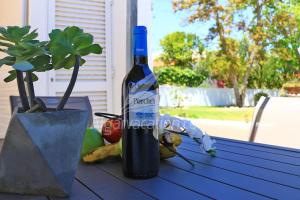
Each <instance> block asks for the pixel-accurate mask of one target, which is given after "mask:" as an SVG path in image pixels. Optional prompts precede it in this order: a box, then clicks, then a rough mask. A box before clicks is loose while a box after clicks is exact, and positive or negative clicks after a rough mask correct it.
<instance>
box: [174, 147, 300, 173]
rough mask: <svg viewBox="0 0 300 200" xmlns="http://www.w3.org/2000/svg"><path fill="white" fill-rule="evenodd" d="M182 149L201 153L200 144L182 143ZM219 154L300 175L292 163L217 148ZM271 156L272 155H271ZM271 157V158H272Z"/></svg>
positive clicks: (242, 161) (254, 164)
mask: <svg viewBox="0 0 300 200" xmlns="http://www.w3.org/2000/svg"><path fill="white" fill-rule="evenodd" d="M180 149H185V150H189V151H193V152H196V153H201V150H200V148H199V147H198V146H194V145H187V144H182V145H181V146H180ZM217 156H218V157H219V158H223V159H226V160H231V161H235V162H240V163H244V164H249V165H253V166H257V167H262V168H266V169H270V170H274V171H280V172H284V173H288V174H292V175H297V176H300V167H299V166H296V165H290V164H286V163H281V162H277V161H272V160H270V159H268V160H267V159H264V158H256V157H251V156H246V155H241V154H238V153H231V152H225V151H221V150H217ZM270 157H271V155H270ZM270 157H269V158H270Z"/></svg>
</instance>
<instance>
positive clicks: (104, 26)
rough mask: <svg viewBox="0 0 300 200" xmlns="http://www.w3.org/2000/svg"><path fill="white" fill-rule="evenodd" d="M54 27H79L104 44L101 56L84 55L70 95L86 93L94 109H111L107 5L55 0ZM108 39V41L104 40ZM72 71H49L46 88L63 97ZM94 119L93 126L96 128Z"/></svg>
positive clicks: (100, 1)
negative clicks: (48, 84)
mask: <svg viewBox="0 0 300 200" xmlns="http://www.w3.org/2000/svg"><path fill="white" fill-rule="evenodd" d="M54 4H55V5H54V9H53V10H54V11H55V15H53V16H54V18H55V19H54V23H53V25H54V28H59V29H64V28H65V27H67V26H78V27H80V28H82V29H84V31H85V32H88V33H91V34H92V35H93V36H94V42H95V43H98V44H100V45H101V46H102V47H103V52H102V54H101V55H94V54H91V55H89V56H86V57H84V59H86V61H87V62H86V63H85V64H84V66H82V67H81V68H80V71H79V74H78V79H77V82H76V85H75V88H74V91H73V93H72V96H89V99H90V101H91V104H92V108H93V112H109V111H111V103H112V101H111V88H112V86H111V80H110V79H111V77H110V68H111V66H109V65H110V60H109V59H110V58H109V57H110V54H109V51H110V45H109V44H110V42H109V38H107V37H108V36H109V35H110V27H109V25H108V24H109V20H110V18H109V13H108V12H110V4H109V3H108V2H107V1H106V0H55V3H54ZM107 41H108V42H107ZM71 74H72V70H58V71H54V72H51V74H50V77H51V83H50V86H49V91H50V94H51V95H55V96H62V95H63V93H64V91H65V89H66V88H67V85H68V83H69V80H70V77H71ZM97 121H98V120H94V125H95V126H96V127H97Z"/></svg>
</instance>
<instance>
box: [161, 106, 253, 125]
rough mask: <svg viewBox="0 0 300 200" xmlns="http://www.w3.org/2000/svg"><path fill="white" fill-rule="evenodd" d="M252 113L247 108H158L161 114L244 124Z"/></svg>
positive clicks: (250, 118) (250, 109)
mask: <svg viewBox="0 0 300 200" xmlns="http://www.w3.org/2000/svg"><path fill="white" fill-rule="evenodd" d="M253 111H254V108H249V107H247V108H238V107H203V106H190V107H184V108H165V107H164V108H160V113H161V114H169V115H174V116H180V117H186V118H195V119H214V120H236V121H246V122H249V121H251V120H252V114H253Z"/></svg>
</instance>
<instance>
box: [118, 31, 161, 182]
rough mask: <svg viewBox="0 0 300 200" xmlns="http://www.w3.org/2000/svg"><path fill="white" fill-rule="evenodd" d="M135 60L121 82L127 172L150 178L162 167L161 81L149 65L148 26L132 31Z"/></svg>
mask: <svg viewBox="0 0 300 200" xmlns="http://www.w3.org/2000/svg"><path fill="white" fill-rule="evenodd" d="M133 34H134V45H133V55H134V64H133V67H132V68H131V70H130V72H129V73H128V74H127V75H126V76H125V78H124V80H123V84H122V115H123V125H122V131H123V132H122V160H123V172H124V175H125V176H127V177H131V178H141V179H143V178H150V177H154V176H156V175H157V173H158V170H159V141H158V117H159V112H158V101H159V98H158V83H157V80H156V78H155V76H154V74H153V73H152V71H151V70H150V68H149V66H148V53H147V28H146V27H144V26H136V27H135V28H134V31H133Z"/></svg>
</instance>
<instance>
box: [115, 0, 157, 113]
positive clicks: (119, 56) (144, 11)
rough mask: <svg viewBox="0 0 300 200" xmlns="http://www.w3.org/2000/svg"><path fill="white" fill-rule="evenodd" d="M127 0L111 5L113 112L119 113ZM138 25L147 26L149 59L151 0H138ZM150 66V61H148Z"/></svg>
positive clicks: (125, 58) (117, 0)
mask: <svg viewBox="0 0 300 200" xmlns="http://www.w3.org/2000/svg"><path fill="white" fill-rule="evenodd" d="M127 1H129V0H113V5H112V65H113V72H112V73H113V112H114V113H116V114H121V86H122V81H123V78H124V76H125V75H126V73H127V70H126V68H128V69H130V68H131V66H130V67H128V66H126V63H127V61H126V60H127V59H128V58H127V57H126V40H127V37H126V34H127V33H126V32H127V31H126V18H127V13H126V12H127V8H126V5H127ZM138 25H144V26H147V28H148V52H149V59H148V60H149V61H151V60H152V59H151V56H152V53H151V49H152V48H151V45H152V0H138ZM149 65H150V66H151V63H149Z"/></svg>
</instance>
